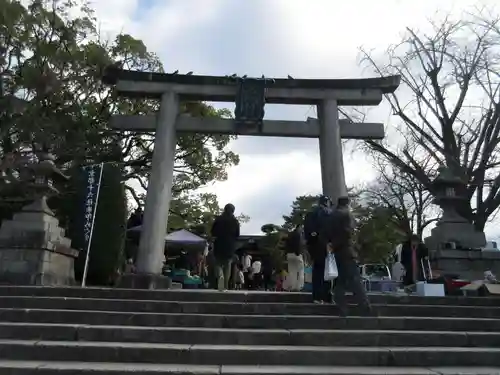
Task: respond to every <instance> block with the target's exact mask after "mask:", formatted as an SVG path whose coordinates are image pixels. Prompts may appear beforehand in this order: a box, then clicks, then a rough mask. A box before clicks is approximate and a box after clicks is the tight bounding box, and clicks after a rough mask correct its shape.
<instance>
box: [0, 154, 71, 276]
mask: <svg viewBox="0 0 500 375" xmlns="http://www.w3.org/2000/svg"><path fill="white" fill-rule="evenodd" d="M11 164H12V165H13V166H15V167H16V169H17V170H18V171H19V173H18V176H17V178H14V179H12V180H11V181H10V183H9V186H10V190H13V189H17V190H18V192H19V193H20V195H21V196H23V198H22V199H23V200H32V203H30V204H28V205H26V206H24V207H23V208H22V210H21V212H18V213H16V214H14V216H13V218H12V220H4V221H3V222H2V225H1V227H0V282H1V283H4V284H5V283H7V284H28V285H71V284H74V260H75V258H76V257H77V256H78V250H75V249H72V248H71V240H70V239H69V238H67V237H65V232H64V229H63V228H61V227H60V226H59V221H58V219H57V218H56V217H55V214H54V213H53V212H52V210H51V209H50V208H49V206H48V205H47V199H48V198H49V197H51V196H54V195H57V194H58V193H59V192H58V190H57V189H56V188H55V186H54V182H57V181H58V180H59V181H64V180H67V179H68V177H67V176H65V175H64V174H63V173H62V172H61V171H60V170H59V169H58V168H57V167H56V166H55V164H54V157H53V156H52V155H51V154H49V153H47V152H43V153H38V154H31V155H30V156H29V157H26V156H23V157H22V159H21V161H20V162H18V163H17V164H16V163H11ZM14 164H15V165H14Z"/></svg>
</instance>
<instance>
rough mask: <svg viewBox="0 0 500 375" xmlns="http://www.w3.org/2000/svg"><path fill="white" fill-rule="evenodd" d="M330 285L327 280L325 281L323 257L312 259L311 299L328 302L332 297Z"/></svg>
mask: <svg viewBox="0 0 500 375" xmlns="http://www.w3.org/2000/svg"><path fill="white" fill-rule="evenodd" d="M330 285H331V283H330V282H329V281H325V257H321V258H319V259H314V260H313V267H312V298H313V301H325V302H330V301H331V299H332V296H331V293H330Z"/></svg>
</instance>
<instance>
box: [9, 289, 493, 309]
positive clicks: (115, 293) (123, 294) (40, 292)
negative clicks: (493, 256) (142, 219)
mask: <svg viewBox="0 0 500 375" xmlns="http://www.w3.org/2000/svg"><path fill="white" fill-rule="evenodd" d="M0 296H39V297H80V298H97V299H131V300H160V301H161V300H163V301H200V302H203V301H204V302H224V301H226V302H276V303H278V302H279V303H286V302H288V303H309V302H311V295H310V293H286V292H279V293H277V292H260V291H230V292H226V293H221V292H218V291H213V290H163V291H162V290H137V289H115V288H77V287H36V286H0ZM370 300H371V301H372V303H380V304H422V305H456V306H500V298H498V297H496V298H495V297H461V296H447V297H418V296H408V295H386V294H372V295H370Z"/></svg>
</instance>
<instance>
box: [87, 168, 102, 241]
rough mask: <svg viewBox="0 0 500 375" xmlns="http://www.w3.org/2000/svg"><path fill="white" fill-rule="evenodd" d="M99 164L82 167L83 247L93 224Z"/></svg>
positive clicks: (98, 182)
mask: <svg viewBox="0 0 500 375" xmlns="http://www.w3.org/2000/svg"><path fill="white" fill-rule="evenodd" d="M101 168H102V167H101V165H100V164H94V165H89V166H86V167H84V168H83V171H84V177H85V178H84V181H85V184H86V190H85V195H84V198H83V199H84V204H83V207H84V220H83V236H84V241H85V248H87V246H88V242H89V241H90V239H91V238H90V237H91V233H92V228H93V226H94V216H95V212H94V211H95V209H96V205H97V199H98V198H99V197H98V196H97V193H98V191H99V185H100V183H101V181H100V177H101Z"/></svg>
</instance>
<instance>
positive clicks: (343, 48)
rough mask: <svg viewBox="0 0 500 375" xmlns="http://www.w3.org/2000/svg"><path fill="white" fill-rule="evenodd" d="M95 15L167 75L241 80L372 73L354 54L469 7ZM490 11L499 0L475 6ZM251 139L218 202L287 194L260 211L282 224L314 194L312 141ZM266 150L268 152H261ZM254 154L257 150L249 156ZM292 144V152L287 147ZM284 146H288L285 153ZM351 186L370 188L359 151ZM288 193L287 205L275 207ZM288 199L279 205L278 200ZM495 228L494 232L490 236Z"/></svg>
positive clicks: (428, 2) (421, 4) (174, 1)
mask: <svg viewBox="0 0 500 375" xmlns="http://www.w3.org/2000/svg"><path fill="white" fill-rule="evenodd" d="M93 3H94V7H95V9H96V15H97V17H98V18H99V20H100V22H101V25H102V28H103V30H105V31H106V33H108V35H113V34H116V33H118V32H121V31H124V32H127V33H131V34H132V35H134V36H136V37H138V38H141V39H143V40H144V42H145V43H146V45H147V46H148V47H149V48H150V49H152V50H154V51H155V52H157V53H158V54H159V55H160V57H161V58H162V60H163V62H164V64H165V66H166V69H167V70H169V69H172V70H175V69H180V71H181V72H182V71H189V70H194V71H195V72H196V73H199V74H228V73H233V72H238V73H239V74H244V73H246V74H250V75H260V74H265V75H266V76H281V77H284V76H286V75H287V74H292V75H293V76H296V77H299V76H300V77H304V78H307V77H321V78H344V77H362V76H370V75H371V72H370V71H368V70H366V69H363V68H362V67H360V66H359V49H358V48H359V47H360V46H364V47H366V48H367V49H372V48H375V49H377V50H378V51H379V52H382V51H383V50H384V49H385V48H386V47H388V46H389V45H391V44H393V43H397V42H398V41H399V39H400V36H401V34H402V33H403V32H404V30H405V27H406V26H413V27H417V28H420V29H424V30H425V29H427V28H428V26H427V22H426V21H427V20H428V19H430V18H434V17H435V15H436V10H437V9H438V8H439V9H441V10H442V13H444V12H447V11H452V12H453V13H454V14H459V12H461V11H462V10H463V9H466V8H470V7H471V6H473V5H474V4H475V3H476V1H474V0H461V1H454V0H440V1H439V2H436V1H435V0H420V1H404V0H384V1H378V2H375V1H372V0H350V1H332V0H273V1H269V0H253V1H246V2H243V1H235V0H169V1H167V0H94V1H93ZM481 3H482V4H486V5H489V6H494V5H495V3H496V1H493V0H484V1H482V2H481ZM306 111H307V108H306V109H304V108H303V107H299V108H284V107H283V106H282V107H280V108H278V107H274V106H273V108H269V110H267V113H268V117H272V118H283V119H298V118H303V117H304V114H305V112H306ZM369 118H370V120H372V121H383V122H385V123H388V122H389V121H390V112H389V111H388V109H387V107H384V106H381V107H379V108H377V109H373V110H371V111H370V112H369ZM275 142H276V143H275V145H274V146H273V145H272V144H271V143H272V140H267V139H266V140H264V139H262V138H256V139H255V141H254V143H253V145H254V146H252V143H251V142H249V141H248V140H247V139H241V140H238V141H236V142H234V144H233V145H232V147H233V148H234V149H238V144H239V145H244V147H242V149H243V150H247V151H246V153H241V152H240V158H241V163H240V165H239V166H237V167H234V168H232V169H231V170H230V171H229V179H228V181H225V182H221V183H216V184H215V185H214V186H210V187H208V188H207V189H209V190H215V191H216V192H217V194H218V195H219V197H220V199H221V203H225V202H228V201H232V202H234V203H235V204H236V206H237V207H241V210H243V211H245V208H248V209H249V210H250V209H251V211H255V210H254V208H255V207H256V206H258V205H259V204H260V203H259V199H260V201H261V202H271V201H270V200H266V199H265V197H264V195H265V194H266V192H270V193H273V191H274V190H273V189H276V188H277V187H280V188H282V189H285V188H286V193H283V194H280V193H279V192H274V194H276V196H275V201H276V202H280V203H279V204H278V203H276V204H270V205H268V206H266V207H263V209H265V210H268V211H272V212H273V214H272V215H271V216H272V217H275V218H277V219H279V216H280V215H281V214H284V213H286V211H287V210H288V204H290V203H291V200H292V199H293V197H294V196H295V195H300V194H304V193H308V192H317V191H318V190H319V189H320V185H321V178H320V171H319V158H318V152H317V142H312V141H311V142H309V141H297V140H276V141H275ZM262 145H266V146H268V147H267V148H268V149H274V150H275V152H270V153H268V154H266V155H263V154H259V152H258V150H262V149H263V148H262ZM253 147H254V148H255V150H254V149H253ZM292 147H296V149H293V148H292ZM287 148H290V149H287ZM249 150H251V151H252V152H250V151H249ZM344 155H345V158H346V168H345V170H346V175H347V176H346V177H347V181H348V183H349V184H355V183H359V182H360V181H366V180H367V179H369V178H371V177H372V176H373V175H374V171H373V170H372V168H371V167H370V165H369V164H368V162H367V161H366V160H365V159H364V156H363V154H362V153H361V152H354V153H353V154H351V153H350V152H349V151H346V152H345V154H344ZM280 195H282V196H285V198H286V199H289V203H288V204H287V203H286V202H285V203H282V201H281V200H280V199H281V198H282V197H281V196H280ZM283 202H284V201H283ZM271 216H266V219H264V218H261V217H253V218H252V219H253V220H252V221H251V223H250V224H249V225H247V226H246V227H244V229H245V230H247V231H249V232H254V231H255V230H258V228H259V227H260V225H261V224H264V223H265V220H267V217H271ZM493 231H494V230H493V229H491V231H490V233H492V234H493Z"/></svg>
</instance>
